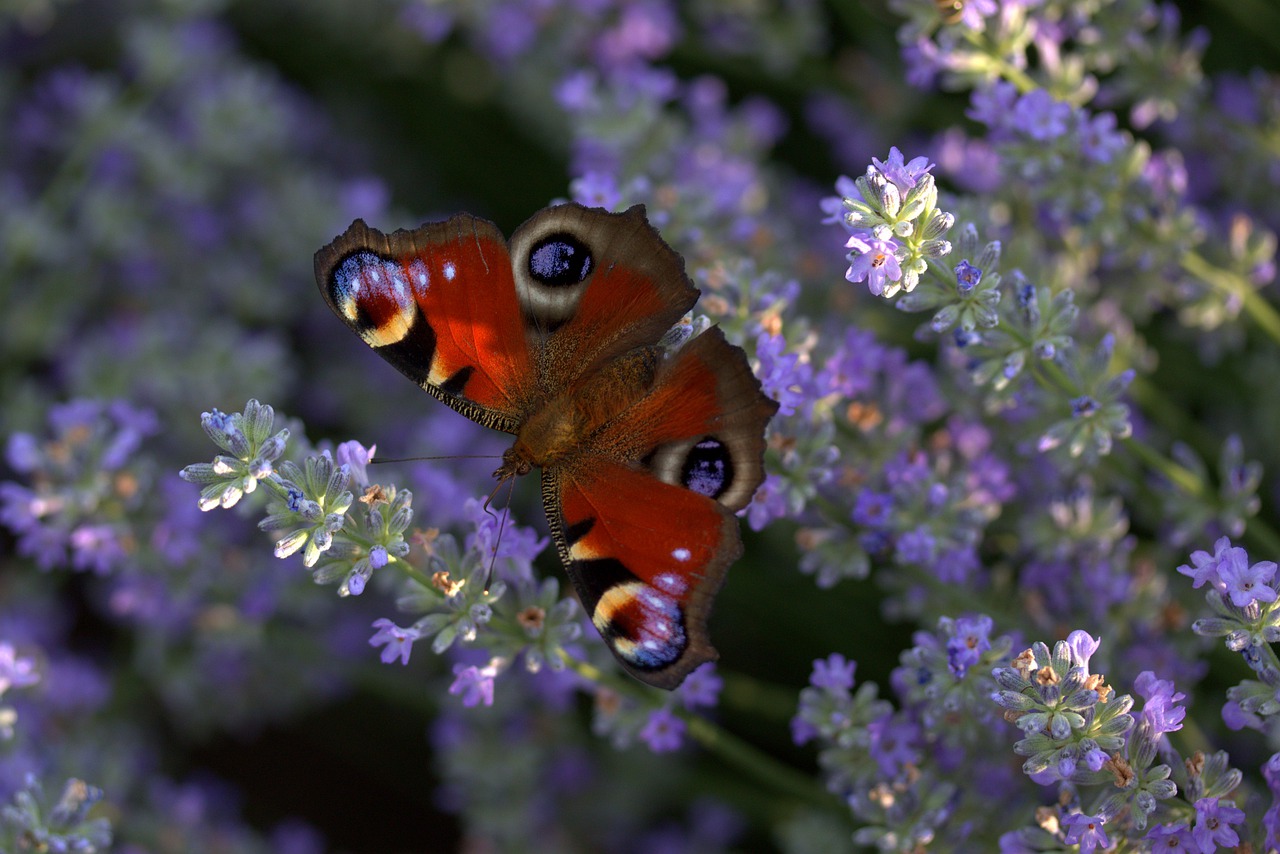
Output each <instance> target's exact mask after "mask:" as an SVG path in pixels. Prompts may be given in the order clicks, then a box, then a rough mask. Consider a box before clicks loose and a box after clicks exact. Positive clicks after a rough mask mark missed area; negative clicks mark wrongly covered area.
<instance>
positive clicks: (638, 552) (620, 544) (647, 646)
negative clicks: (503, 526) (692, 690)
mask: <svg viewBox="0 0 1280 854" xmlns="http://www.w3.org/2000/svg"><path fill="white" fill-rule="evenodd" d="M543 494H544V496H546V498H547V501H548V506H547V514H548V518H549V519H550V520H551V524H552V530H553V531H554V532H555V533H556V540H557V542H558V543H559V544H560V545H561V552H562V557H563V558H564V561H565V569H566V571H567V572H568V573H569V578H570V580H571V581H572V582H573V585H574V588H575V589H576V590H577V593H578V598H579V599H580V600H581V601H582V604H583V607H584V608H586V610H587V613H588V614H590V615H591V621H592V622H593V623H594V624H595V627H596V628H597V629H598V630H599V631H600V634H601V635H603V637H604V639H605V642H606V643H607V644H608V645H609V649H610V650H612V652H613V654H614V655H615V656H617V658H618V661H619V662H621V663H622V666H623V667H624V668H626V670H627V671H629V672H630V673H631V674H632V675H634V676H635V677H636V678H638V679H640V680H641V681H643V682H647V683H649V684H650V685H655V686H657V687H660V688H668V689H669V688H674V687H676V686H677V685H679V684H680V682H681V681H683V680H684V677H685V676H686V675H687V674H688V673H689V672H690V671H691V670H693V669H694V668H696V667H697V666H698V665H700V664H702V663H703V662H705V661H714V660H715V658H716V651H715V649H713V648H712V646H711V642H710V640H709V639H708V636H707V616H708V614H709V612H710V610H711V602H712V598H713V597H714V596H715V593H716V591H717V590H718V589H719V588H720V584H721V582H722V581H723V580H724V575H725V570H726V569H728V567H729V565H730V564H732V563H733V562H734V561H735V560H737V558H738V556H739V555H740V554H741V553H742V543H741V541H740V539H739V537H738V522H737V519H735V518H734V517H733V514H732V513H730V512H729V511H728V510H726V509H725V508H724V507H723V506H721V505H720V504H719V503H717V502H716V501H714V500H712V499H710V498H707V497H705V496H703V495H699V494H698V493H696V492H692V491H690V490H688V489H685V488H683V487H679V486H673V485H671V484H669V483H663V482H662V481H660V480H658V479H657V478H656V477H654V476H653V475H652V474H651V473H649V472H647V471H644V470H642V469H638V468H635V467H633V466H628V465H624V464H622V463H617V462H612V461H606V460H599V461H596V462H594V463H593V464H592V465H591V466H590V467H589V468H586V469H584V468H579V469H578V470H576V471H574V472H573V473H568V472H563V471H557V470H555V469H549V470H547V471H544V473H543Z"/></svg>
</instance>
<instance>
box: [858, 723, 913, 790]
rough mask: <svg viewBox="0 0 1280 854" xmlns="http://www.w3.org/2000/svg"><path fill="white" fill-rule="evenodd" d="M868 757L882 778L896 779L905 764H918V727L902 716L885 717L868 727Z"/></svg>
mask: <svg viewBox="0 0 1280 854" xmlns="http://www.w3.org/2000/svg"><path fill="white" fill-rule="evenodd" d="M867 734H868V735H869V736H871V743H870V745H868V748H869V752H870V754H871V758H872V759H874V760H875V761H876V764H877V765H878V766H880V773H881V774H883V775H884V776H885V777H889V778H892V777H895V776H897V774H898V772H899V771H900V770H902V768H904V767H905V766H907V765H917V764H919V762H920V751H919V749H918V747H917V745H918V744H919V741H920V727H919V726H918V725H917V724H916V723H914V722H913V721H911V720H909V719H908V718H906V717H905V716H903V715H897V714H888V715H885V716H884V717H882V718H880V719H879V720H877V721H873V722H871V723H870V724H867Z"/></svg>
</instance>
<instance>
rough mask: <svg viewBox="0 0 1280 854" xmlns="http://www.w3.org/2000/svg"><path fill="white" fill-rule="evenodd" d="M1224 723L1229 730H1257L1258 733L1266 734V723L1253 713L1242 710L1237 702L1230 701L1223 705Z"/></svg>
mask: <svg viewBox="0 0 1280 854" xmlns="http://www.w3.org/2000/svg"><path fill="white" fill-rule="evenodd" d="M1222 722H1223V723H1225V724H1226V725H1227V729H1232V730H1237V731H1239V730H1242V729H1245V728H1246V727H1247V728H1248V729H1256V730H1257V731H1258V732H1266V729H1267V726H1266V723H1265V722H1264V721H1263V720H1262V718H1261V717H1259V716H1258V715H1256V714H1254V713H1253V712H1246V711H1245V710H1244V709H1242V708H1240V704H1239V703H1237V702H1236V701H1235V700H1228V701H1227V702H1225V703H1223V705H1222Z"/></svg>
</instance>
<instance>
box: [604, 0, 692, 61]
mask: <svg viewBox="0 0 1280 854" xmlns="http://www.w3.org/2000/svg"><path fill="white" fill-rule="evenodd" d="M678 36H679V22H678V21H677V20H676V15H675V11H674V9H673V8H672V7H671V6H670V5H669V4H667V3H662V2H654V1H653V0H649V2H632V3H626V4H623V6H622V11H621V14H620V15H619V18H618V22H617V24H615V25H614V26H613V27H612V28H610V29H608V30H605V31H604V33H602V34H601V35H600V37H599V39H598V40H597V42H596V55H597V58H598V60H599V62H600V64H601V65H603V66H605V67H606V68H607V67H610V66H621V65H629V64H635V62H636V61H637V60H652V59H658V58H659V57H661V56H663V55H665V54H666V53H667V52H668V51H669V50H671V46H672V45H673V44H675V41H676V38H677V37H678Z"/></svg>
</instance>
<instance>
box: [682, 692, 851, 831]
mask: <svg viewBox="0 0 1280 854" xmlns="http://www.w3.org/2000/svg"><path fill="white" fill-rule="evenodd" d="M684 721H685V723H686V724H687V725H688V727H689V735H690V736H692V737H693V739H694V741H696V742H698V743H699V744H701V745H702V746H703V747H705V748H706V749H707V750H709V751H711V752H712V753H714V754H716V755H717V756H719V757H720V758H721V759H723V760H724V761H725V762H726V763H727V764H729V765H732V766H734V767H735V768H738V769H739V770H741V771H745V772H746V773H748V774H750V775H751V776H752V777H754V778H755V779H757V780H759V781H760V782H761V783H763V784H765V785H767V786H769V787H770V788H772V789H775V790H776V791H778V792H781V793H784V794H786V795H789V796H790V797H793V798H795V799H796V800H799V801H801V802H802V803H805V804H818V805H823V806H827V807H830V808H831V809H832V810H837V811H838V810H840V808H841V806H840V803H839V802H838V801H837V800H836V798H835V796H834V795H832V794H831V793H830V792H828V791H827V790H826V789H824V788H823V787H822V786H821V785H819V784H818V783H817V782H816V781H814V780H812V779H810V778H809V777H807V776H806V775H804V774H802V773H801V772H799V771H797V770H796V769H794V768H792V767H791V766H790V765H787V764H785V763H783V762H779V761H778V760H776V759H774V758H773V757H772V756H769V755H768V754H766V753H763V752H762V751H760V750H757V749H756V748H754V747H752V746H751V745H750V744H748V743H747V742H745V741H743V740H742V739H740V738H738V737H737V736H735V735H733V734H731V733H729V732H728V731H726V730H724V729H722V728H720V727H718V726H716V725H715V724H713V723H712V722H711V721H709V720H707V719H706V718H700V717H695V716H692V715H689V716H685V717H684Z"/></svg>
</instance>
